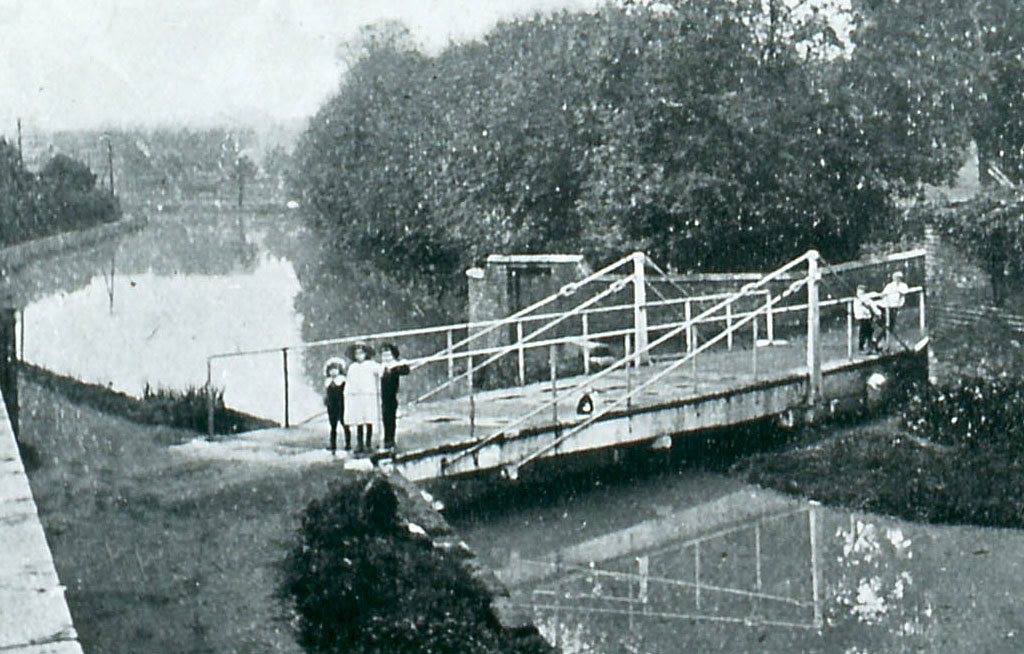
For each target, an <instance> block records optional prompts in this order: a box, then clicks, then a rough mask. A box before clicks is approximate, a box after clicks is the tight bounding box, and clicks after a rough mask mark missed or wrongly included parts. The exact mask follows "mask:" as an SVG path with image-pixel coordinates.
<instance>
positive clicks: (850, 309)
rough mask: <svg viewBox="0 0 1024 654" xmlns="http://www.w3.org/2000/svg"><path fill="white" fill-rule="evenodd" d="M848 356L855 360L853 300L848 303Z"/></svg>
mask: <svg viewBox="0 0 1024 654" xmlns="http://www.w3.org/2000/svg"><path fill="white" fill-rule="evenodd" d="M846 358H847V359H849V360H850V361H853V300H850V302H849V303H848V304H847V305H846Z"/></svg>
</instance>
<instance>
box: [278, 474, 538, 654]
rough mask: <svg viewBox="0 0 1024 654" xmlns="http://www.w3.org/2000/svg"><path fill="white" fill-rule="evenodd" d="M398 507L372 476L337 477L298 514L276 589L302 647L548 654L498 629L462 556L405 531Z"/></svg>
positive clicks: (532, 640)
mask: <svg viewBox="0 0 1024 654" xmlns="http://www.w3.org/2000/svg"><path fill="white" fill-rule="evenodd" d="M397 507H398V503H397V498H396V496H395V492H394V490H393V489H392V488H391V486H390V485H389V484H388V483H387V482H386V481H384V480H383V478H380V477H376V478H374V479H372V480H371V481H370V482H369V483H368V484H367V485H365V486H364V485H363V484H362V483H361V482H360V480H358V479H350V480H348V481H346V482H342V483H338V484H336V485H335V486H334V487H333V488H332V490H331V492H330V493H329V494H328V495H327V496H326V497H324V498H323V499H322V500H316V501H314V502H312V503H310V505H309V507H308V508H307V509H306V510H305V511H304V513H303V515H302V527H301V529H300V532H299V541H298V542H297V543H296V545H295V546H294V547H293V549H292V550H291V551H290V553H289V555H288V557H287V559H286V561H285V562H284V564H283V579H282V585H281V593H282V595H283V596H284V597H285V598H286V600H287V601H288V603H289V605H291V606H292V607H293V608H294V612H295V616H294V620H293V623H294V624H295V626H296V627H297V629H298V636H299V642H300V643H301V644H302V645H303V647H305V648H306V650H307V651H309V652H338V653H340V652H351V653H353V654H355V653H363V654H371V653H380V654H384V653H387V654H399V653H406V654H420V653H422V654H427V653H435V654H443V653H447V652H453V653H454V652H460V653H463V652H464V653H466V654H473V653H476V654H491V653H495V654H496V653H497V652H506V653H508V654H516V653H517V652H518V653H520V654H550V652H551V648H550V647H549V646H547V644H546V643H545V642H544V640H543V639H542V638H541V637H540V636H539V635H538V634H537V633H536V632H531V633H527V634H519V635H516V634H510V633H506V632H504V631H503V630H502V629H501V628H500V626H499V625H498V624H497V621H496V620H495V619H494V616H493V615H492V614H491V611H490V608H489V606H490V599H491V598H490V597H489V596H488V594H487V592H486V591H485V590H484V589H483V587H482V586H481V585H480V584H479V583H478V582H475V581H474V580H473V579H471V578H470V576H469V574H468V573H467V572H466V570H465V568H464V567H463V566H462V559H463V556H464V555H462V554H460V553H458V552H446V551H441V550H437V549H434V548H433V546H432V544H431V542H430V540H429V539H428V538H427V537H425V536H423V535H419V536H417V535H416V534H413V533H411V532H410V531H409V529H407V528H406V526H405V525H404V524H403V523H402V522H401V521H400V519H399V518H398V516H397V515H396V510H397Z"/></svg>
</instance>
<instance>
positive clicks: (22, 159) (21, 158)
mask: <svg viewBox="0 0 1024 654" xmlns="http://www.w3.org/2000/svg"><path fill="white" fill-rule="evenodd" d="M18 166H20V167H24V166H25V155H24V153H23V152H22V149H21V118H19V119H18Z"/></svg>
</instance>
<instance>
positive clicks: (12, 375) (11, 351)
mask: <svg viewBox="0 0 1024 654" xmlns="http://www.w3.org/2000/svg"><path fill="white" fill-rule="evenodd" d="M16 323H17V310H16V309H15V308H14V307H13V306H3V307H0V390H2V391H3V396H4V404H6V405H7V416H8V418H10V421H11V429H12V430H13V431H14V437H15V438H17V437H18V435H19V434H20V433H21V429H20V427H21V425H20V422H19V418H18V407H19V404H18V352H17V345H18V342H17V340H18V337H17V331H16Z"/></svg>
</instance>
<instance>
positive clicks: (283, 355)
mask: <svg viewBox="0 0 1024 654" xmlns="http://www.w3.org/2000/svg"><path fill="white" fill-rule="evenodd" d="M281 362H282V364H283V366H284V426H285V427H290V426H291V425H290V424H289V421H288V348H286V347H283V348H281Z"/></svg>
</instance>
